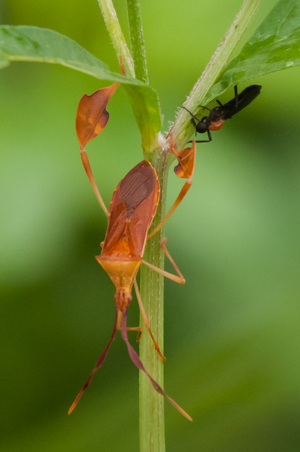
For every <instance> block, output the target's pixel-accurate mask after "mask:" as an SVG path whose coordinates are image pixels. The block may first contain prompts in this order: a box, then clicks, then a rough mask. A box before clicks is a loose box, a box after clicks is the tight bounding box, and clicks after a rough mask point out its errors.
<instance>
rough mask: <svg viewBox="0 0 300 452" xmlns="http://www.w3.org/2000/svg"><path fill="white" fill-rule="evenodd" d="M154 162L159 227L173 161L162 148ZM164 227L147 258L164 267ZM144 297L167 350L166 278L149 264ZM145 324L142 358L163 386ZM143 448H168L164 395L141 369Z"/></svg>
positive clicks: (154, 451)
mask: <svg viewBox="0 0 300 452" xmlns="http://www.w3.org/2000/svg"><path fill="white" fill-rule="evenodd" d="M151 163H152V165H153V167H154V168H155V169H156V171H157V175H158V178H159V181H160V186H161V197H160V203H159V205H158V208H157V213H156V216H155V218H154V221H153V227H156V226H157V225H158V224H159V223H160V221H161V219H162V218H163V217H164V215H165V211H166V191H167V175H168V168H169V164H168V163H167V161H166V157H165V153H164V152H162V150H161V149H158V150H156V151H154V152H153V153H152V154H151ZM162 238H163V230H160V231H159V233H157V234H156V235H155V236H153V237H151V239H149V241H148V244H147V247H146V251H145V254H144V258H145V260H146V261H147V262H150V263H151V264H153V265H155V266H157V267H160V268H164V253H163V251H162V249H161V246H160V243H161V241H162ZM140 285H141V297H142V300H143V304H144V307H145V310H146V313H147V316H148V318H149V320H150V323H151V329H152V333H153V336H154V338H155V340H156V342H157V343H158V346H159V348H160V350H161V352H162V353H163V345H164V335H163V328H164V278H163V276H161V275H159V274H158V273H157V272H155V271H153V270H151V269H150V268H148V267H146V266H145V265H142V266H141V278H140ZM141 325H142V336H141V340H140V358H141V360H142V362H143V364H144V366H145V368H146V369H147V371H148V372H149V373H150V374H151V376H152V377H153V378H154V379H155V380H156V381H157V382H158V384H159V385H161V386H162V387H163V385H164V373H163V371H164V369H163V361H162V359H161V358H160V356H159V355H158V353H157V351H156V350H155V348H154V347H153V343H152V340H151V337H150V335H149V334H148V331H147V330H146V328H145V327H144V325H143V323H142V322H141ZM140 452H165V426H164V398H163V397H162V396H161V395H160V394H158V393H157V392H156V391H154V390H153V387H152V386H151V384H150V382H149V379H148V378H147V377H146V376H145V375H144V374H143V373H142V372H140Z"/></svg>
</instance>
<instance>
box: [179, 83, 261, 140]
mask: <svg viewBox="0 0 300 452" xmlns="http://www.w3.org/2000/svg"><path fill="white" fill-rule="evenodd" d="M260 90H261V85H250V86H248V87H247V88H245V89H244V90H243V91H242V92H241V93H240V94H238V92H237V85H235V87H234V98H233V99H231V100H230V101H229V102H227V103H226V104H222V103H221V102H220V101H219V100H217V102H218V104H219V105H218V106H217V107H214V108H213V109H211V110H210V109H209V108H207V107H203V106H202V105H198V106H199V107H202V108H205V109H206V110H209V115H208V116H204V117H203V118H201V119H199V118H197V116H195V115H193V113H191V112H190V111H189V110H188V109H187V108H185V107H182V108H184V109H185V110H186V111H187V112H188V113H189V114H190V115H191V117H192V119H191V121H192V124H193V126H194V127H195V129H196V134H197V132H198V133H205V132H207V135H208V140H202V141H196V143H209V142H210V141H211V133H210V131H211V130H220V129H221V127H222V126H223V123H224V121H226V119H230V118H232V116H233V115H235V114H236V113H238V112H239V111H241V110H243V108H245V107H247V105H249V104H250V103H251V102H252V101H253V100H254V99H255V98H256V97H257V96H258V95H259V93H260Z"/></svg>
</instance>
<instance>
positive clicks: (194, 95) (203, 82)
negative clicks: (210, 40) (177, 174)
mask: <svg viewBox="0 0 300 452" xmlns="http://www.w3.org/2000/svg"><path fill="white" fill-rule="evenodd" d="M261 1H262V0H245V1H244V3H243V5H242V8H241V10H240V11H239V13H238V14H237V16H236V18H235V19H234V21H233V23H232V25H231V26H230V28H229V30H228V31H227V32H226V34H225V36H224V38H223V39H222V41H221V42H220V44H219V46H218V48H217V50H216V51H215V53H214V54H213V56H212V57H211V60H210V61H209V63H208V65H207V66H206V68H205V69H204V71H203V73H202V75H201V77H200V78H199V79H198V80H197V82H196V84H195V85H194V87H193V89H192V91H191V93H190V95H189V97H188V98H187V101H186V102H185V103H184V106H185V107H186V108H187V109H188V110H190V111H193V112H194V111H195V110H196V109H197V106H198V105H199V104H201V102H202V100H203V99H204V98H205V96H206V94H207V92H208V90H209V89H210V88H211V87H212V86H213V84H214V83H215V81H216V79H217V77H218V76H219V74H220V73H221V71H222V70H223V68H224V67H225V65H226V63H227V61H228V59H229V57H230V55H231V53H232V51H233V49H234V48H235V46H236V44H237V43H238V41H239V40H240V38H241V36H242V34H243V33H244V31H245V29H246V28H247V27H248V25H249V23H250V22H251V20H252V18H253V16H254V15H255V13H256V11H257V8H258V7H259V4H260V3H261ZM189 122H190V116H189V114H188V113H187V112H186V111H185V110H184V109H181V110H180V111H179V113H178V115H177V117H176V120H175V122H174V123H173V124H172V126H171V127H170V132H172V133H173V136H174V137H175V138H176V145H177V149H178V150H182V149H183V148H184V147H185V144H186V143H187V141H188V140H189V138H190V137H191V135H192V134H193V132H194V129H193V127H192V126H190V127H188V123H189Z"/></svg>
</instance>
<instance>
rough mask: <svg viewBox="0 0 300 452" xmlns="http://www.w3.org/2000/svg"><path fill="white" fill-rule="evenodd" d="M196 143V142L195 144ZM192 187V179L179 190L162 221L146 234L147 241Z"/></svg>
mask: <svg viewBox="0 0 300 452" xmlns="http://www.w3.org/2000/svg"><path fill="white" fill-rule="evenodd" d="M196 143H197V142H196ZM191 185H192V178H189V179H188V180H187V181H186V183H185V184H184V186H183V187H182V189H181V192H180V193H179V195H178V196H177V199H176V200H175V202H174V204H173V205H172V207H171V208H170V210H169V212H168V213H167V214H166V215H165V216H164V218H163V219H162V221H161V222H160V223H159V225H158V226H156V228H155V229H154V230H153V231H151V233H150V234H148V237H147V239H150V238H151V237H152V236H153V235H154V234H156V233H157V232H158V231H159V230H160V229H161V228H162V227H163V225H164V224H165V223H166V221H167V220H168V219H169V218H170V216H171V215H172V214H173V213H174V211H175V210H176V209H177V207H178V206H179V204H180V203H181V201H182V200H183V198H184V197H185V195H186V194H187V192H188V191H189V189H190V188H191Z"/></svg>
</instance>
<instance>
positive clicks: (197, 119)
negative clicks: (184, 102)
mask: <svg viewBox="0 0 300 452" xmlns="http://www.w3.org/2000/svg"><path fill="white" fill-rule="evenodd" d="M181 108H184V109H185V110H186V111H187V112H188V113H189V114H190V115H191V117H192V118H194V119H195V120H196V121H198V122H200V119H199V118H197V116H195V115H193V113H192V112H190V110H188V109H187V108H185V107H183V106H182V107H181Z"/></svg>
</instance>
